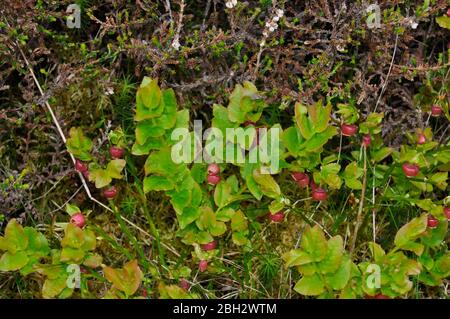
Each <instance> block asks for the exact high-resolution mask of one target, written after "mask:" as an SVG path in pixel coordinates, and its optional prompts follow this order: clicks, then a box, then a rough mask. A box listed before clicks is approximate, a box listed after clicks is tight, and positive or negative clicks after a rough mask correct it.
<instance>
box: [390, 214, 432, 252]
mask: <svg viewBox="0 0 450 319" xmlns="http://www.w3.org/2000/svg"><path fill="white" fill-rule="evenodd" d="M427 219H428V217H427V214H422V215H421V216H420V217H416V218H413V219H412V220H411V221H410V222H409V223H407V224H406V225H404V226H403V227H402V228H400V229H399V231H398V232H397V234H396V235H395V239H394V243H395V245H396V246H397V247H400V248H401V247H402V246H404V245H406V244H407V243H408V242H410V241H414V240H415V239H417V238H418V237H419V236H421V235H422V234H423V233H424V232H425V231H426V230H427Z"/></svg>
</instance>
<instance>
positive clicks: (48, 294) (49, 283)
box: [42, 276, 67, 299]
mask: <svg viewBox="0 0 450 319" xmlns="http://www.w3.org/2000/svg"><path fill="white" fill-rule="evenodd" d="M66 280H67V277H65V276H60V277H57V278H55V279H48V278H47V280H45V282H44V285H43V286H42V297H43V298H45V299H50V298H54V297H56V296H57V295H59V294H60V293H61V292H62V291H63V290H64V289H65V288H66V287H67V283H66Z"/></svg>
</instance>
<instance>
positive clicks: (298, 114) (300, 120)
mask: <svg viewBox="0 0 450 319" xmlns="http://www.w3.org/2000/svg"><path fill="white" fill-rule="evenodd" d="M307 113H308V108H307V107H306V106H304V105H301V104H300V103H296V104H295V122H296V124H297V128H298V129H299V130H300V133H301V134H302V136H303V138H305V139H306V140H309V139H310V138H311V137H312V136H313V135H314V130H313V127H312V124H311V121H310V120H309V118H308V117H307Z"/></svg>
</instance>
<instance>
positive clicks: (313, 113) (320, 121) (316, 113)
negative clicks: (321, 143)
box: [308, 100, 332, 133]
mask: <svg viewBox="0 0 450 319" xmlns="http://www.w3.org/2000/svg"><path fill="white" fill-rule="evenodd" d="M331 107H332V105H331V103H328V104H327V106H326V107H323V106H322V100H320V101H319V102H317V103H316V104H314V105H311V106H309V107H308V112H309V117H310V119H311V122H312V124H313V127H314V132H315V133H321V132H323V131H325V129H326V128H327V127H328V122H329V121H330V113H331Z"/></svg>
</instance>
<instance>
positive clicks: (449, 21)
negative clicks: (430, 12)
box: [436, 15, 450, 30]
mask: <svg viewBox="0 0 450 319" xmlns="http://www.w3.org/2000/svg"><path fill="white" fill-rule="evenodd" d="M436 22H437V24H439V26H440V27H441V28H445V29H449V30H450V17H448V16H446V15H444V16H441V17H437V18H436Z"/></svg>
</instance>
